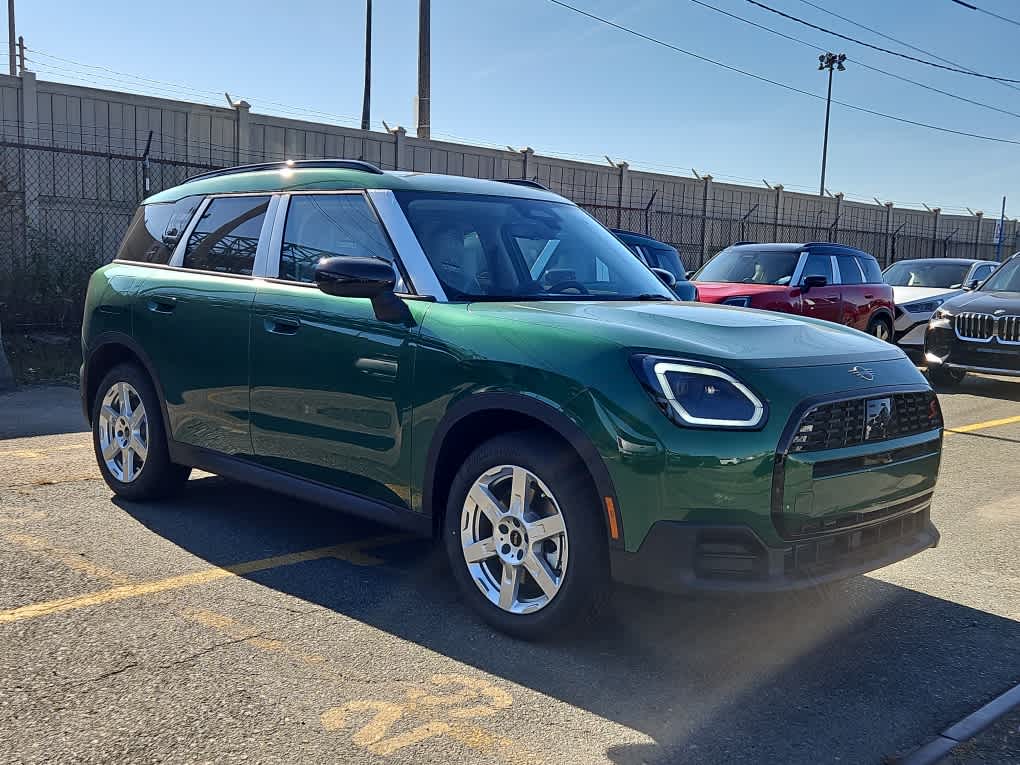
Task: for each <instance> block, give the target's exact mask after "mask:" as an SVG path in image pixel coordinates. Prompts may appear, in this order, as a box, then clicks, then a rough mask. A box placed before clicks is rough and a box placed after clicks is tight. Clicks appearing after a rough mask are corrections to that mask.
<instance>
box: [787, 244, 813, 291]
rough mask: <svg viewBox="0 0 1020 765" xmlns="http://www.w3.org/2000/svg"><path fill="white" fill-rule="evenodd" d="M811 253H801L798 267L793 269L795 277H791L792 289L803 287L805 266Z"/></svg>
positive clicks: (805, 251) (804, 251)
mask: <svg viewBox="0 0 1020 765" xmlns="http://www.w3.org/2000/svg"><path fill="white" fill-rule="evenodd" d="M809 254H810V253H809V252H808V251H807V250H801V251H800V259H799V260H798V261H797V265H796V266H794V268H793V275H792V276H791V277H790V284H789V286H791V287H803V286H804V285H802V284H801V283H800V280H801V278H802V277H803V276H804V266H806V265H807V259H808V255H809Z"/></svg>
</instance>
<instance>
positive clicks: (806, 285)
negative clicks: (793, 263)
mask: <svg viewBox="0 0 1020 765" xmlns="http://www.w3.org/2000/svg"><path fill="white" fill-rule="evenodd" d="M828 284H829V280H828V278H827V277H824V276H820V275H817V274H815V275H812V276H805V277H804V279H803V281H802V282H801V283H800V286H801V290H803V291H804V292H808V291H810V290H813V289H814V288H815V287H825V286H828Z"/></svg>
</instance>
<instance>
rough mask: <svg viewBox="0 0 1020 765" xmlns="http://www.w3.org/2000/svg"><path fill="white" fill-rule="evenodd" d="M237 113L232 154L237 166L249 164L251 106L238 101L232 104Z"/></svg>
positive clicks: (245, 102)
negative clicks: (235, 158)
mask: <svg viewBox="0 0 1020 765" xmlns="http://www.w3.org/2000/svg"><path fill="white" fill-rule="evenodd" d="M234 110H235V111H236V112H237V123H236V125H235V126H234V130H235V133H234V154H235V156H236V157H237V164H239V165H243V164H245V163H248V162H251V161H252V160H251V104H249V103H248V102H247V101H239V102H238V103H236V104H234Z"/></svg>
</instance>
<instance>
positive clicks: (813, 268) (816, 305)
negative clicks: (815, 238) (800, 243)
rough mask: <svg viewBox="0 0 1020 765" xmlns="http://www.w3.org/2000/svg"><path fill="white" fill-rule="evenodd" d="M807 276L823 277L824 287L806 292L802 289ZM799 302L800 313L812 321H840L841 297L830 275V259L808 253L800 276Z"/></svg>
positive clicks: (841, 314) (826, 256)
mask: <svg viewBox="0 0 1020 765" xmlns="http://www.w3.org/2000/svg"><path fill="white" fill-rule="evenodd" d="M808 276H824V277H825V280H826V285H825V286H824V287H812V288H811V289H810V290H806V291H805V289H804V287H803V284H804V280H805V279H806V278H807V277H808ZM800 284H801V287H800V290H801V294H800V300H801V313H802V314H803V315H804V316H810V317H811V318H812V319H824V320H825V321H835V322H839V321H840V320H841V319H842V316H843V311H842V305H841V303H842V300H843V298H842V295H841V293H840V286H839V285H838V284H836V283H835V279H834V276H833V273H832V258H831V257H829V256H828V255H820V254H818V253H809V254H808V255H807V256H806V258H805V262H804V269H803V271H802V272H801V275H800Z"/></svg>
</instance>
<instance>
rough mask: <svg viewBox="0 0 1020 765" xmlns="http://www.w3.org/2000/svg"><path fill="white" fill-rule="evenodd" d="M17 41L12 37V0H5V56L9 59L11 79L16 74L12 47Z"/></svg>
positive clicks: (16, 66)
mask: <svg viewBox="0 0 1020 765" xmlns="http://www.w3.org/2000/svg"><path fill="white" fill-rule="evenodd" d="M16 44H17V40H16V39H15V35H14V0H7V54H8V55H9V56H10V59H11V77H15V76H17V74H18V62H17V58H16V56H17V53H16V51H15V49H14V46H15V45H16Z"/></svg>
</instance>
